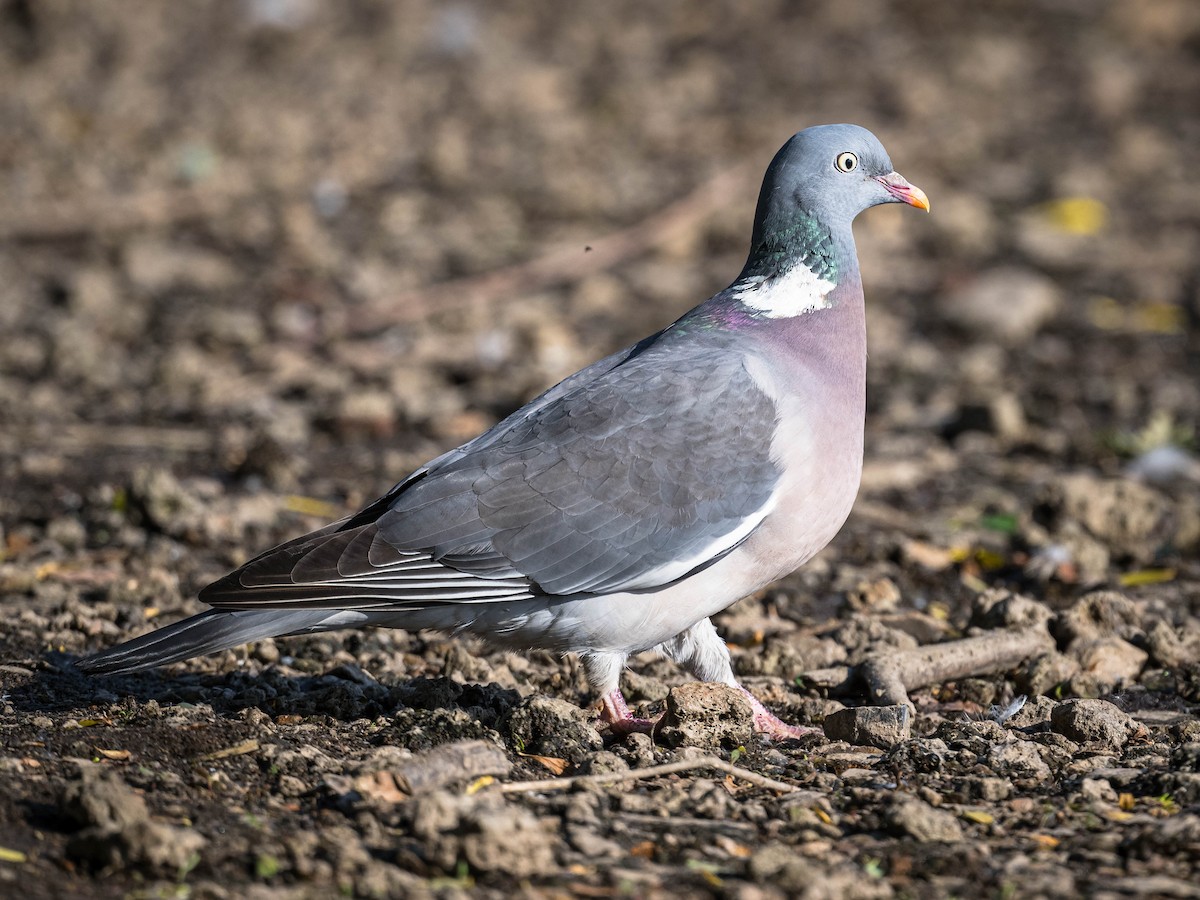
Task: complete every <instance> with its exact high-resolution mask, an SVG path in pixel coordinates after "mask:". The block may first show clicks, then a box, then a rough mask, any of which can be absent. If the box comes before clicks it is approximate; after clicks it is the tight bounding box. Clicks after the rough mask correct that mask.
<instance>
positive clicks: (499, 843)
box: [408, 791, 556, 878]
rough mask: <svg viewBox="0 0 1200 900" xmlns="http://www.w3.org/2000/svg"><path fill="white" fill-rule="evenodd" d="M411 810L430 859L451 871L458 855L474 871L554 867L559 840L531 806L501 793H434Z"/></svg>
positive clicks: (527, 872)
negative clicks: (525, 806)
mask: <svg viewBox="0 0 1200 900" xmlns="http://www.w3.org/2000/svg"><path fill="white" fill-rule="evenodd" d="M409 806H410V807H411V809H409V810H408V813H409V814H410V815H411V816H412V825H411V828H412V834H413V836H414V837H416V838H417V839H418V840H421V841H423V842H425V843H426V846H427V847H428V848H429V852H430V859H431V861H432V862H433V863H434V864H435V865H437V866H438V867H440V868H441V869H442V870H443V871H445V872H453V871H454V868H455V866H456V865H457V863H458V861H459V860H460V859H465V860H466V861H467V863H468V864H469V865H470V867H471V869H472V870H473V871H479V872H498V873H501V874H505V875H509V876H511V877H513V878H528V877H530V876H532V875H536V874H539V873H544V872H547V871H549V870H550V869H551V868H552V867H553V865H554V849H553V848H554V844H555V843H556V838H555V837H554V836H553V835H551V834H550V833H548V832H547V830H546V829H545V828H544V827H543V826H542V823H541V822H540V821H539V820H538V819H537V817H536V816H534V814H533V813H531V812H529V811H528V810H526V809H524V808H522V807H520V806H518V805H516V804H514V803H509V802H507V801H505V800H504V799H503V798H502V797H500V796H497V795H488V794H476V795H474V796H465V795H462V794H451V793H450V792H448V791H436V792H434V793H432V794H426V795H425V796H423V797H418V798H417V799H416V800H414V801H413V802H412V803H411V804H409Z"/></svg>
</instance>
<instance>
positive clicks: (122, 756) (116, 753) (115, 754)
mask: <svg viewBox="0 0 1200 900" xmlns="http://www.w3.org/2000/svg"><path fill="white" fill-rule="evenodd" d="M96 752H97V753H99V754H100V755H101V756H103V757H104V758H105V759H116V760H126V759H129V758H130V757H131V756H133V754H132V753H130V752H129V751H128V750H105V749H104V748H103V747H97V748H96Z"/></svg>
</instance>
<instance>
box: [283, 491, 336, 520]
mask: <svg viewBox="0 0 1200 900" xmlns="http://www.w3.org/2000/svg"><path fill="white" fill-rule="evenodd" d="M283 508H284V509H286V510H287V511H288V512H294V513H300V515H302V516H316V517H317V518H319V519H336V518H337V516H338V512H339V511H340V510H339V509H338V508H337V507H336V506H334V505H333V504H332V503H327V502H325V501H324V500H318V499H317V498H316V497H304V496H302V495H300V494H289V495H288V496H287V497H285V498H284V501H283Z"/></svg>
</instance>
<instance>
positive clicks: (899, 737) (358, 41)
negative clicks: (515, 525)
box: [0, 0, 1200, 900]
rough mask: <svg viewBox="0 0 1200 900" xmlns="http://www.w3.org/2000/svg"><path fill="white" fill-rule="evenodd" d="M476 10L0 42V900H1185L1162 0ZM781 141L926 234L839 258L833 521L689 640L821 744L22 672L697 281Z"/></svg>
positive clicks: (520, 690)
mask: <svg viewBox="0 0 1200 900" xmlns="http://www.w3.org/2000/svg"><path fill="white" fill-rule="evenodd" d="M511 6H512V7H513V8H510V9H507V10H503V11H502V10H500V9H499V8H496V7H494V6H493V5H491V4H484V3H470V2H456V3H452V4H441V3H433V2H420V0H413V2H403V3H385V2H370V0H356V2H353V3H343V4H322V3H317V2H305V0H242V2H235V0H222V2H205V3H187V4H184V3H161V4H155V3H147V4H131V3H126V2H118V0H89V2H68V0H62V2H36V3H35V2H28V0H9V2H6V3H4V4H2V5H0V48H2V52H0V84H3V90H2V91H0V197H3V203H2V205H0V208H2V210H3V211H2V213H0V484H2V490H0V610H2V612H3V617H4V626H3V628H2V629H0V769H2V770H3V774H2V777H0V894H3V895H5V896H23V897H29V898H39V897H60V896H98V897H124V896H144V897H196V898H224V897H230V898H232V897H246V896H268V895H269V896H272V897H274V896H283V897H310V896H312V897H324V896H335V895H347V896H418V897H419V896H435V895H436V896H445V897H450V896H464V895H467V894H470V895H478V896H484V897H507V896H513V895H516V896H529V897H552V896H584V897H606V896H618V895H629V896H646V897H653V896H706V895H711V896H721V897H726V896H727V897H738V898H746V900H751V898H774V897H782V896H803V897H810V898H826V897H841V896H846V897H863V898H868V897H869V898H875V897H881V898H882V897H891V896H899V897H943V896H947V897H948V896H961V897H967V896H970V897H978V896H985V897H1002V898H1007V897H1022V898H1024V897H1061V896H1069V895H1072V894H1080V895H1084V894H1086V895H1092V896H1097V897H1130V896H1138V897H1143V896H1147V897H1148V896H1153V897H1197V896H1200V718H1198V717H1197V713H1198V712H1200V665H1198V661H1200V562H1198V557H1200V474H1198V469H1200V467H1198V464H1197V461H1196V458H1195V456H1194V455H1193V451H1194V449H1195V445H1196V440H1197V438H1196V430H1197V427H1198V426H1200V262H1198V260H1200V230H1198V229H1200V178H1197V172H1200V101H1198V98H1200V4H1196V3H1194V2H1192V0H1174V2H1172V0H1153V2H1150V0H1147V2H1126V3H1122V2H1083V0H1079V2H1071V0H1042V2H1030V3H1015V2H1013V3H995V4H968V3H957V4H956V3H944V2H934V0H929V2H917V0H907V2H902V0H897V2H891V3H882V2H880V3H859V2H848V3H847V2H838V3H830V4H826V3H820V4H818V3H784V2H751V3H744V2H740V0H739V2H736V3H735V2H732V0H729V2H703V3H701V2H665V3H656V4H652V5H651V4H644V3H635V2H613V3H603V4H599V3H597V4H590V5H588V6H587V7H586V8H585V7H582V6H579V5H576V4H563V3H556V2H539V3H525V4H520V5H517V4H512V5H511ZM827 121H854V122H859V123H861V124H864V125H866V126H868V127H870V128H872V129H873V130H874V131H875V132H876V133H877V134H879V135H880V137H881V138H882V139H883V141H884V142H885V144H886V145H887V146H888V148H889V150H890V151H891V154H892V157H893V160H894V161H895V163H896V166H897V168H898V169H899V170H900V171H901V172H902V173H904V174H905V175H906V176H907V177H908V178H910V179H911V180H912V181H914V182H915V183H917V184H919V185H921V186H922V187H923V188H925V190H926V191H927V192H928V193H929V195H930V197H931V199H932V203H933V214H932V215H930V216H929V217H922V216H919V215H917V214H915V213H913V212H912V211H911V210H900V209H894V208H888V209H879V210H873V211H871V212H870V213H868V214H867V215H865V216H863V218H862V219H861V221H860V223H859V226H858V235H859V243H860V253H861V256H862V260H863V267H864V279H865V282H866V286H867V294H868V305H869V308H870V339H871V358H870V401H869V405H870V410H869V419H868V438H867V444H868V446H867V458H868V462H867V467H866V472H865V476H864V484H863V490H862V493H861V496H860V502H859V504H858V507H857V508H856V512H855V514H854V515H853V516H852V518H851V521H850V523H849V524H848V525H847V527H846V529H845V530H844V532H843V533H842V535H841V536H840V537H839V538H838V539H837V540H836V541H835V543H834V544H833V546H831V547H830V548H829V549H828V550H827V551H825V552H824V553H822V554H821V556H820V557H819V558H818V559H816V560H815V561H813V562H812V563H811V564H810V565H809V566H807V567H806V568H805V569H804V570H803V571H802V572H800V573H799V574H797V575H795V576H793V577H791V578H789V579H788V580H786V581H785V582H783V583H781V584H779V585H778V586H777V587H775V588H773V589H772V590H770V591H768V592H766V593H765V594H763V595H762V596H757V597H752V598H749V599H747V600H745V601H743V602H742V603H741V604H739V605H737V606H736V607H734V608H733V609H731V610H730V611H728V612H727V613H726V614H724V615H723V616H722V617H720V619H719V621H718V624H719V626H720V627H721V628H722V630H723V633H724V634H725V636H726V637H727V639H728V641H729V642H730V644H731V646H732V647H733V648H734V654H735V659H736V664H737V667H738V669H739V671H740V673H741V675H742V676H743V677H744V678H745V679H746V681H747V683H748V684H750V685H751V686H752V687H753V688H754V689H755V690H757V691H758V692H759V694H760V695H761V696H762V697H763V698H764V699H765V700H766V701H767V702H768V703H769V704H771V705H772V706H773V707H774V708H776V709H777V710H778V711H779V712H780V714H781V715H783V716H785V717H787V718H789V719H791V720H793V721H800V722H806V723H810V724H814V725H818V726H820V725H821V724H822V723H824V725H825V729H826V731H827V733H828V735H829V737H828V739H812V740H808V741H805V742H793V743H791V744H780V745H776V746H769V747H768V746H763V745H761V744H758V743H756V742H755V741H754V740H753V739H751V737H750V736H749V733H748V731H747V719H746V714H745V710H744V709H742V708H741V707H739V706H738V705H737V704H736V703H731V702H730V701H729V698H728V697H726V696H724V695H722V694H721V693H720V692H713V691H711V690H708V689H704V688H699V689H697V688H682V689H681V685H683V684H684V683H685V682H684V680H683V679H682V678H681V677H680V676H679V674H678V673H677V672H676V671H675V670H673V669H672V668H671V667H670V666H668V665H666V664H664V663H662V662H656V661H653V660H650V659H639V660H636V661H635V664H634V666H633V670H632V672H631V673H630V676H629V681H628V687H629V690H628V696H629V697H630V698H631V700H632V701H635V702H637V703H638V704H642V705H643V706H644V707H645V709H646V710H648V711H651V712H654V711H658V710H661V709H662V708H663V705H664V702H666V704H667V705H669V706H670V708H671V710H672V712H671V715H672V716H673V719H672V722H673V723H674V724H673V726H672V728H671V729H668V730H665V731H664V733H663V735H662V737H661V739H660V741H659V743H657V744H652V743H651V742H650V741H649V740H648V739H632V740H629V741H626V742H623V743H613V742H611V741H602V740H601V738H600V737H599V735H598V734H597V733H596V732H595V731H594V729H592V728H591V725H590V724H589V722H588V721H587V715H586V714H585V713H584V712H580V711H577V708H578V707H580V706H582V705H583V704H586V703H587V702H588V698H587V696H586V694H585V691H584V685H583V681H582V676H581V673H580V672H579V671H578V669H577V667H576V665H575V664H574V663H573V662H572V661H571V660H563V659H559V658H556V657H554V656H552V655H548V654H540V653H531V654H525V655H515V654H496V653H493V654H489V653H487V652H486V651H485V650H484V649H483V648H479V647H466V646H464V644H463V643H462V642H461V641H455V640H450V639H447V638H445V637H442V636H439V635H435V634H425V633H419V634H418V633H413V634H409V633H405V632H400V631H392V632H386V633H385V632H363V633H348V634H339V635H330V636H322V637H318V638H311V639H297V640H289V641H282V640H281V641H278V642H270V641H268V642H264V643H260V644H256V645H253V646H251V647H249V648H246V649H244V650H239V651H237V652H229V653H225V654H223V655H220V656H217V657H213V658H208V659H204V660H195V661H192V662H189V663H186V664H182V665H177V666H173V667H171V668H169V669H167V670H164V671H155V672H150V673H146V674H140V675H137V676H129V677H119V678H110V679H100V680H88V679H85V678H83V677H82V676H80V675H78V674H76V673H75V672H74V670H73V669H72V668H71V666H70V661H71V660H72V659H73V658H75V657H77V656H78V655H81V654H83V653H85V652H88V651H92V650H95V649H98V648H101V647H104V646H108V645H111V644H113V643H115V642H117V641H119V640H121V639H123V638H128V637H131V636H133V635H135V634H138V633H141V632H143V631H145V630H147V629H149V628H151V627H153V626H154V625H155V624H157V623H158V622H165V621H170V620H173V619H175V618H177V617H180V616H183V615H185V614H189V613H192V612H195V611H197V610H198V608H199V605H198V604H197V602H196V601H195V600H194V596H195V592H196V590H197V589H198V588H199V587H200V586H202V585H203V584H204V583H206V582H207V581H209V580H211V579H213V578H215V577H218V576H219V575H221V574H223V573H224V572H225V571H227V570H228V569H229V568H231V567H232V566H234V565H236V564H238V563H239V562H241V561H243V560H245V559H246V558H247V557H248V555H250V554H253V553H255V552H257V551H259V550H262V549H264V548H266V547H267V546H269V545H271V544H273V543H275V542H277V541H280V540H282V539H284V538H286V537H290V536H292V535H295V534H298V533H300V532H302V531H304V530H308V529H310V528H312V527H315V526H317V525H319V524H322V523H323V522H325V521H327V520H329V519H332V518H335V517H337V516H339V515H342V514H343V513H345V512H348V511H351V510H353V509H354V508H356V507H357V506H358V505H360V504H362V503H364V502H365V501H368V500H370V499H372V498H373V497H374V496H376V495H377V494H379V493H381V492H382V491H383V490H385V489H386V488H387V487H389V486H390V485H391V484H392V483H393V482H394V481H396V480H398V479H399V478H400V477H402V476H403V475H405V474H406V473H407V472H408V471H409V470H410V469H411V468H412V467H414V466H416V465H418V464H420V463H421V462H423V461H424V460H426V459H428V458H429V457H431V456H433V455H434V454H436V453H438V452H440V451H441V450H444V449H446V448H448V447H450V446H453V445H454V444H456V443H458V442H460V441H461V440H463V439H466V438H468V437H471V436H473V435H474V434H475V433H477V432H478V431H479V430H481V429H483V428H485V427H487V426H488V425H489V424H491V423H492V422H494V421H496V420H497V419H498V418H500V417H501V416H503V415H504V414H505V413H507V412H508V411H510V410H512V409H514V408H515V407H516V406H517V405H519V404H520V403H521V402H523V401H524V400H525V399H527V398H528V397H530V396H532V395H533V394H535V393H537V392H538V391H540V390H541V389H542V388H544V387H545V386H547V385H548V384H550V383H552V382H554V381H555V380H557V379H559V378H561V377H562V376H564V375H566V374H568V373H570V372H571V371H573V370H574V369H575V368H577V367H579V366H581V365H583V364H585V363H587V362H588V361H590V360H592V359H595V358H597V357H599V356H601V355H603V354H605V353H607V352H609V351H611V350H613V349H615V348H617V347H619V346H622V345H624V344H626V343H627V342H629V341H632V340H635V339H637V338H639V337H641V336H643V335H644V334H647V333H649V332H650V331H652V330H654V329H656V328H658V327H661V326H662V325H663V324H665V323H667V322H669V321H670V320H671V319H672V318H674V317H675V316H677V315H678V314H680V313H682V312H683V311H684V310H685V309H687V308H689V307H690V306H692V305H694V304H695V303H696V302H698V301H700V300H702V299H704V298H705V297H707V296H709V294H711V293H713V292H714V291H716V290H718V289H719V288H721V287H723V286H724V285H725V284H726V283H727V282H728V281H729V280H730V279H731V278H732V277H733V275H735V274H736V272H737V270H738V268H739V266H740V263H741V261H742V255H743V253H744V250H745V245H746V242H747V237H748V230H749V223H750V218H751V215H752V211H753V202H754V194H755V191H756V190H757V184H758V179H759V177H760V174H761V171H762V169H763V168H764V167H765V165H766V163H767V161H768V160H769V159H770V157H771V155H772V154H773V153H774V151H775V150H776V148H777V147H778V146H779V145H780V144H781V143H782V142H783V140H784V139H786V138H787V137H788V136H789V135H790V134H791V133H792V132H794V131H796V130H797V129H799V128H801V127H803V126H805V125H809V124H814V123H818V122H827ZM589 248H590V249H589ZM514 267H515V268H514ZM1014 629H1016V630H1018V631H1019V630H1020V629H1025V632H1022V633H1028V634H1030V635H1033V636H1034V637H1035V638H1036V637H1037V636H1038V635H1040V638H1038V639H1032V638H1031V640H1030V641H1029V642H1028V645H1027V646H1028V652H1025V653H1023V654H1019V655H1021V656H1024V657H1025V658H1024V659H1022V660H1021V661H1019V662H1017V661H1009V662H1007V663H1006V664H1004V665H1003V666H1001V667H1000V669H999V670H997V671H992V672H988V673H984V674H982V675H980V676H978V677H958V678H956V679H955V680H950V681H946V680H942V681H940V682H938V683H935V684H932V685H928V684H926V685H915V684H910V685H909V688H910V691H909V698H910V699H911V701H912V703H913V706H914V711H913V713H912V714H911V715H907V716H906V715H904V714H903V713H902V709H903V708H897V707H895V706H894V705H893V706H892V708H890V709H885V710H882V711H880V712H879V713H873V712H870V711H859V712H855V711H854V708H860V710H861V708H862V707H864V706H865V705H867V704H868V702H869V698H868V697H867V696H866V693H865V692H864V690H863V687H862V685H861V683H859V682H855V683H850V684H845V685H843V684H841V682H843V681H845V679H846V677H847V674H848V673H859V674H861V673H862V671H863V669H862V664H863V663H864V662H866V661H870V660H875V661H876V662H878V661H880V660H884V661H886V660H893V661H895V660H897V659H900V660H903V659H911V658H913V657H912V654H913V653H915V652H917V651H916V649H915V648H917V647H918V646H921V645H933V644H937V643H940V642H944V641H947V640H951V639H956V638H962V637H968V636H983V637H986V638H987V642H986V643H987V645H988V646H997V645H998V644H992V641H993V640H994V641H996V642H1003V641H1005V640H1009V639H1011V638H1012V635H1013V633H1014ZM905 654H907V656H906V655H905ZM850 667H858V668H850ZM814 670H824V671H823V672H817V673H815V674H814ZM1020 694H1027V695H1029V696H1030V699H1029V701H1028V702H1027V703H1026V704H1025V706H1024V707H1023V708H1022V709H1021V710H1020V711H1019V712H1016V713H1015V715H1012V716H1007V713H1008V712H1010V711H1011V710H1004V708H1005V707H1008V706H1009V705H1010V704H1011V703H1012V701H1013V699H1014V698H1015V697H1016V696H1017V695H1020ZM891 699H892V700H896V699H897V698H895V697H893V698H891ZM898 699H903V698H902V697H900V698H898ZM993 706H995V707H1000V708H1001V710H1002V711H997V712H993V711H992V707H993ZM844 708H848V709H849V711H846V712H843V711H842V710H843V709H844ZM705 709H708V710H715V711H716V713H714V714H713V715H711V716H709V717H708V718H705V716H704V714H703V713H704V710H705ZM1006 716H1007V717H1006ZM468 742H470V743H468ZM711 756H715V757H717V758H718V759H719V761H720V762H722V763H724V764H728V763H730V762H732V763H733V765H735V766H737V767H738V769H740V770H742V771H744V772H748V773H750V774H748V775H745V776H742V775H740V774H737V773H734V774H730V773H728V772H727V771H725V770H723V769H722V768H719V767H713V766H707V767H706V766H701V765H700V763H701V762H703V759H701V758H702V757H711ZM672 762H675V763H681V764H684V765H686V766H691V768H686V769H685V770H683V771H677V772H675V773H674V774H666V775H657V776H654V777H644V778H639V779H636V780H635V779H632V778H629V777H626V780H623V781H622V780H612V779H617V778H618V777H619V776H621V775H623V774H624V775H626V776H628V775H629V774H630V773H632V774H639V772H638V770H646V769H648V768H650V767H653V766H658V765H662V764H667V763H672ZM643 774H644V772H643ZM578 775H590V776H607V777H608V778H609V779H610V780H607V781H606V780H604V778H592V779H591V780H587V781H580V782H563V781H561V779H563V778H570V777H572V776H578ZM539 779H560V780H559V781H557V782H556V784H555V785H554V786H541V787H538V786H529V785H524V786H521V785H519V784H517V783H518V782H527V781H531V780H539ZM505 785H507V786H508V787H507V788H506V787H505ZM559 788H562V789H559Z"/></svg>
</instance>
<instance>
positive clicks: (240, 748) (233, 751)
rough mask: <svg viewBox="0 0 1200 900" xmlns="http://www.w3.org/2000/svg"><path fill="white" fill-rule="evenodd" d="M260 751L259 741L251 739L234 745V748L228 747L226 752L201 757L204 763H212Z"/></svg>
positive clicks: (218, 751) (221, 751) (219, 751)
mask: <svg viewBox="0 0 1200 900" xmlns="http://www.w3.org/2000/svg"><path fill="white" fill-rule="evenodd" d="M257 749H258V741H257V740H255V739H254V738H250V740H248V741H242V742H241V743H240V744H234V745H233V746H232V747H226V748H225V749H224V750H217V751H216V752H214V753H208V754H205V755H204V756H202V757H200V760H201V761H202V762H211V761H212V760H215V759H228V758H229V757H231V756H242V755H244V754H246V753H253V752H254V751H255V750H257Z"/></svg>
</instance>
